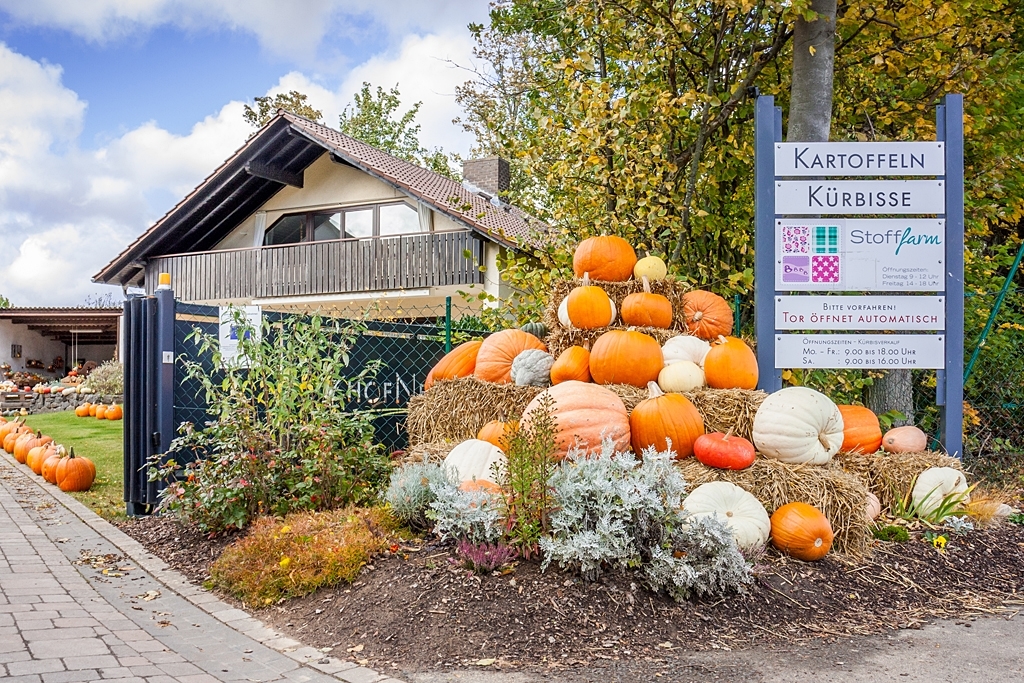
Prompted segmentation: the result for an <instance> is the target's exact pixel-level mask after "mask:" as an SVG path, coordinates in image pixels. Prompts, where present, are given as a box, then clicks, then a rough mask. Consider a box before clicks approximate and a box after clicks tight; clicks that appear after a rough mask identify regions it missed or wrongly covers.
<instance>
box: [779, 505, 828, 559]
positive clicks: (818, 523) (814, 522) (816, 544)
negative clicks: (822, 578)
mask: <svg viewBox="0 0 1024 683" xmlns="http://www.w3.org/2000/svg"><path fill="white" fill-rule="evenodd" d="M771 522H772V545H774V546H775V547H776V548H778V549H779V550H781V551H782V552H784V553H786V554H788V555H792V556H793V557H795V558H796V559H798V560H804V561H805V562H814V561H815V560H820V559H821V558H823V557H825V555H826V554H828V551H829V548H831V547H832V535H833V534H832V525H831V524H830V523H829V521H828V517H826V516H825V515H823V514H822V513H821V510H819V509H818V508H816V507H814V506H812V505H808V504H807V503H788V504H786V505H783V506H782V507H780V508H779V509H778V510H776V511H775V513H774V514H773V515H772V519H771Z"/></svg>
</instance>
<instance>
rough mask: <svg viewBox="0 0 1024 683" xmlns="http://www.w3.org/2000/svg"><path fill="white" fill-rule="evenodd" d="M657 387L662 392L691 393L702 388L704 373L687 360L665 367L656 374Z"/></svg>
mask: <svg viewBox="0 0 1024 683" xmlns="http://www.w3.org/2000/svg"><path fill="white" fill-rule="evenodd" d="M658 386H659V387H661V390H662V391H676V392H679V393H682V392H684V391H693V390H694V389H700V388H701V387H702V386H704V371H703V370H701V369H700V366H699V365H697V364H696V363H692V362H690V361H688V360H683V361H679V362H678V363H673V364H672V365H666V366H665V367H663V368H662V369H661V372H660V373H658Z"/></svg>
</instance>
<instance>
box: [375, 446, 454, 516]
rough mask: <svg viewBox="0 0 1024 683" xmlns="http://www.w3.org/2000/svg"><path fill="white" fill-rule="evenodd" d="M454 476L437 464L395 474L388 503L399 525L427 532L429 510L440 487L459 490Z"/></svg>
mask: <svg viewBox="0 0 1024 683" xmlns="http://www.w3.org/2000/svg"><path fill="white" fill-rule="evenodd" d="M455 484H456V480H455V477H454V475H453V473H452V472H450V471H448V470H446V469H445V468H444V467H442V466H441V465H436V464H433V463H426V462H423V463H410V464H408V465H404V466H402V467H400V468H398V469H396V470H395V471H394V472H392V473H391V482H390V483H389V484H388V490H387V492H386V493H385V494H384V500H385V502H386V503H387V504H388V505H389V506H390V508H391V513H392V514H393V515H394V516H395V518H396V519H398V521H400V522H402V523H403V524H406V525H408V526H410V527H412V528H413V529H426V528H427V516H426V513H427V510H428V509H429V508H430V504H431V503H433V502H434V500H435V499H436V498H437V496H436V495H435V494H434V489H435V488H436V487H438V486H443V485H450V486H455Z"/></svg>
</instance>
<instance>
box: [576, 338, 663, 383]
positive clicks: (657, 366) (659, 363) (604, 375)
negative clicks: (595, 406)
mask: <svg viewBox="0 0 1024 683" xmlns="http://www.w3.org/2000/svg"><path fill="white" fill-rule="evenodd" d="M664 365H665V362H664V357H663V356H662V355H661V345H660V344H658V342H657V341H655V340H654V339H653V338H652V337H649V336H647V335H646V334H644V333H643V332H636V331H634V330H610V331H608V332H605V333H604V334H602V335H601V336H600V337H598V338H597V341H596V342H594V348H593V349H591V350H590V376H591V377H592V378H593V379H594V381H595V382H597V383H598V384H632V385H633V386H635V387H646V386H647V383H648V382H656V381H657V380H658V373H660V372H661V369H662V368H663V367H664Z"/></svg>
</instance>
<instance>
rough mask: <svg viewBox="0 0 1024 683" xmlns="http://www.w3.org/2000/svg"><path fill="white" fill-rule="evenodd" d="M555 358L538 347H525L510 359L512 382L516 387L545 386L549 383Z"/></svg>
mask: <svg viewBox="0 0 1024 683" xmlns="http://www.w3.org/2000/svg"><path fill="white" fill-rule="evenodd" d="M554 364H555V359H554V357H552V355H551V354H550V353H546V352H544V351H541V350H540V349H526V350H525V351H523V352H521V353H520V354H519V355H518V356H516V357H515V358H513V359H512V382H513V383H514V384H515V385H516V386H517V387H546V386H548V385H549V384H551V366H552V365H554Z"/></svg>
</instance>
